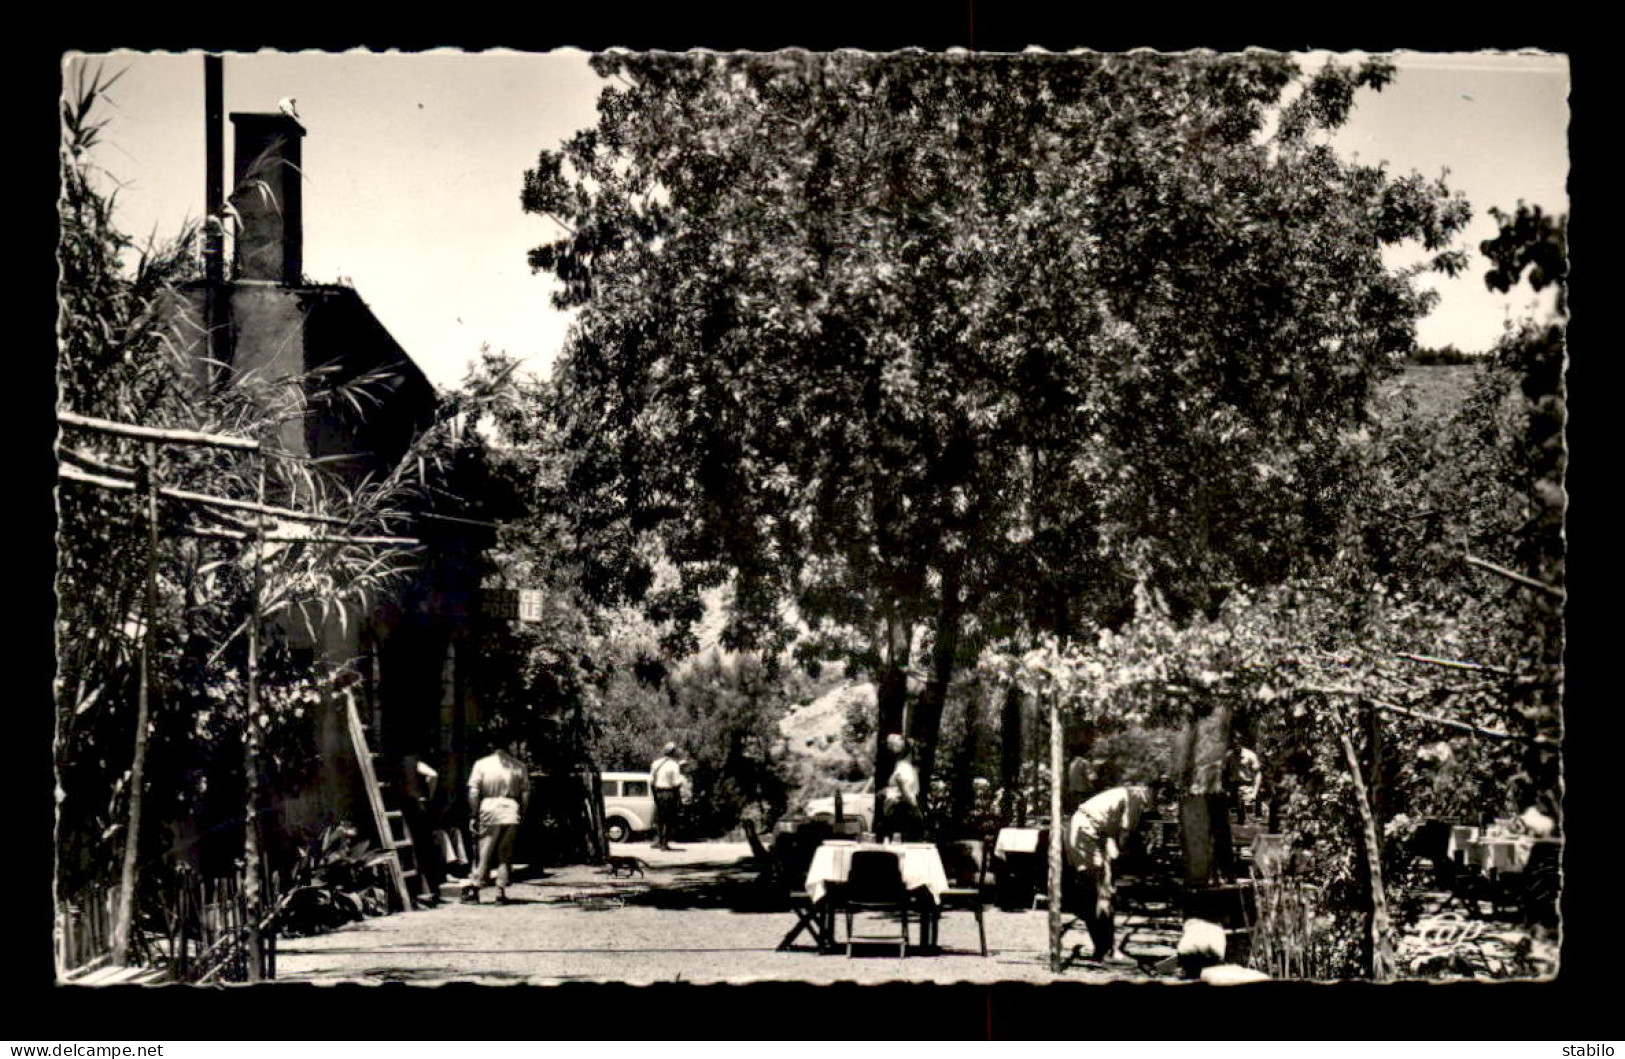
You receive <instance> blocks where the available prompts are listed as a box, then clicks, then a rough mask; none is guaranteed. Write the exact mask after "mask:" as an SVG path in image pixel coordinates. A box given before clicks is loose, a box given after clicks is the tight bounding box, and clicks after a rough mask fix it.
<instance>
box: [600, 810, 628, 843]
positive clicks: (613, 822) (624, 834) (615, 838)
mask: <svg viewBox="0 0 1625 1059" xmlns="http://www.w3.org/2000/svg"><path fill="white" fill-rule="evenodd" d="M604 837H605V838H607V839H609V840H610V841H611V842H625V841H626V840H627V839H629V838H631V837H632V826H631V825H630V824H628V823H627V822H626V821H625V820H622V819H621V818H620V817H618V816H612V817H610V818H609V819H608V820H606V821H604Z"/></svg>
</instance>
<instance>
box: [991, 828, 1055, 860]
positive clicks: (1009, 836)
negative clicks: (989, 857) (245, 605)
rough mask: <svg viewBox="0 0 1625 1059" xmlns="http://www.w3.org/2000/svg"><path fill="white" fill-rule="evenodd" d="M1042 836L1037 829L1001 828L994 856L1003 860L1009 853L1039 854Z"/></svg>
mask: <svg viewBox="0 0 1625 1059" xmlns="http://www.w3.org/2000/svg"><path fill="white" fill-rule="evenodd" d="M1042 834H1043V832H1042V831H1040V830H1039V829H1038V828H1036V827H1001V828H999V837H998V838H996V839H994V841H993V855H994V856H995V857H998V858H999V859H1000V860H1003V859H1004V857H1005V854H1008V853H1037V852H1038V839H1039V837H1040V836H1041V835H1042Z"/></svg>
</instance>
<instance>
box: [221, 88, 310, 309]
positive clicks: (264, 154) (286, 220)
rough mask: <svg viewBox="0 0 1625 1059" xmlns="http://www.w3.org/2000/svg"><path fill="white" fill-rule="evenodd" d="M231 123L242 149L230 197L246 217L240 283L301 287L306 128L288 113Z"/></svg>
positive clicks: (240, 243)
mask: <svg viewBox="0 0 1625 1059" xmlns="http://www.w3.org/2000/svg"><path fill="white" fill-rule="evenodd" d="M231 124H232V125H233V127H234V132H235V136H234V139H235V141H236V149H235V163H234V166H233V170H232V173H233V177H234V184H235V190H234V191H233V192H232V194H231V196H230V198H231V202H232V205H233V206H234V207H236V209H237V214H238V216H240V217H241V218H242V227H241V229H240V230H239V231H238V233H237V254H236V259H237V260H236V264H237V277H236V278H237V279H246V280H269V281H271V282H273V283H283V284H287V285H288V286H298V285H299V284H300V282H301V281H302V279H303V275H304V264H305V262H304V237H305V219H304V200H303V195H302V191H303V189H302V187H301V181H302V179H303V176H302V173H301V169H300V143H301V141H302V140H303V138H304V135H305V128H304V126H303V125H300V124H299V122H298V121H297V120H296V119H294V118H292V117H289V116H288V115H286V114H233V115H232V116H231Z"/></svg>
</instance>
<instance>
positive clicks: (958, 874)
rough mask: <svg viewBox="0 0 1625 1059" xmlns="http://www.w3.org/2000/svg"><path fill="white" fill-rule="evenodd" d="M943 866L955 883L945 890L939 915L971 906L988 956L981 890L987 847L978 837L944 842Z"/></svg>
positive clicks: (982, 944) (939, 904) (983, 880)
mask: <svg viewBox="0 0 1625 1059" xmlns="http://www.w3.org/2000/svg"><path fill="white" fill-rule="evenodd" d="M939 851H940V852H941V853H942V863H943V868H944V869H945V870H946V873H947V875H948V879H949V881H950V882H952V883H953V885H952V886H950V887H949V888H948V889H946V890H944V891H943V892H942V900H941V901H940V902H938V905H937V908H938V914H939V916H940V914H941V913H942V912H947V911H949V910H951V909H957V908H968V909H970V910H971V911H972V912H973V913H975V915H976V936H977V938H978V940H980V942H981V946H982V955H983V956H986V955H987V924H986V922H985V921H984V920H983V918H982V909H983V904H982V890H983V888H984V887H985V886H986V885H987V862H988V849H987V844H986V843H985V842H982V841H980V840H979V839H963V840H961V841H958V842H952V843H946V842H945V843H943V844H942V845H941V846H940V847H939ZM931 934H932V943H933V944H935V943H936V930H935V928H934V927H933V929H932V932H931Z"/></svg>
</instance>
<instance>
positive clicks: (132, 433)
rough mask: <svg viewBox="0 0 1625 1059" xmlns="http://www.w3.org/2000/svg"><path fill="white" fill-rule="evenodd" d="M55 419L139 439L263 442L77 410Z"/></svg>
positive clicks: (230, 444)
mask: <svg viewBox="0 0 1625 1059" xmlns="http://www.w3.org/2000/svg"><path fill="white" fill-rule="evenodd" d="M56 421H57V422H58V423H61V424H62V425H63V426H69V427H79V428H80V429H83V430H94V431H96V432H97V433H100V434H112V435H114V436H116V437H121V438H134V439H136V440H137V441H163V442H167V443H169V444H173V445H206V446H209V447H212V448H217V449H236V450H237V451H239V452H258V451H259V448H260V443H259V442H257V441H255V440H254V439H252V438H238V437H232V436H231V435H229V434H205V433H202V432H201V431H197V430H173V429H169V428H159V427H138V426H135V425H134V424H131V423H115V422H113V421H112V420H110V419H97V418H95V417H94V416H83V415H79V414H78V413H76V412H58V413H57V414H56Z"/></svg>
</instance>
